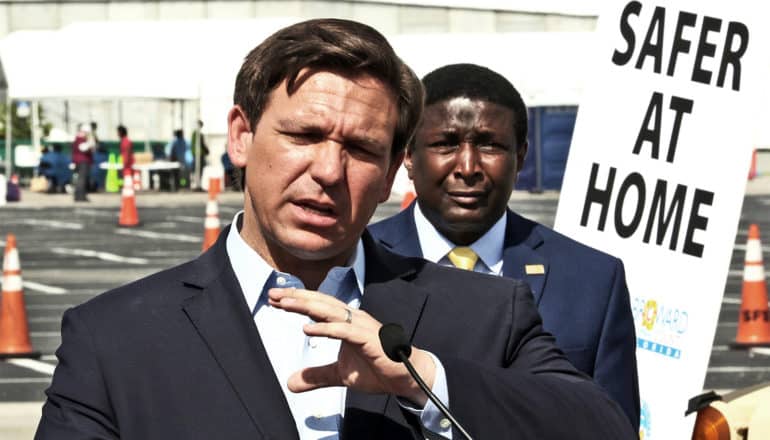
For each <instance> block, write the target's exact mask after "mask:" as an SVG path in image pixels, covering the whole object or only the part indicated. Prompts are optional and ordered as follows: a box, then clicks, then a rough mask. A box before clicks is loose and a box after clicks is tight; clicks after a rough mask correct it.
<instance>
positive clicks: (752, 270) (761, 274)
mask: <svg viewBox="0 0 770 440" xmlns="http://www.w3.org/2000/svg"><path fill="white" fill-rule="evenodd" d="M743 281H762V282H764V281H765V268H764V267H762V265H761V264H747V265H745V266H743Z"/></svg>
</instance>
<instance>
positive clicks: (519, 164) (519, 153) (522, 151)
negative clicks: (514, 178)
mask: <svg viewBox="0 0 770 440" xmlns="http://www.w3.org/2000/svg"><path fill="white" fill-rule="evenodd" d="M528 149H529V142H527V141H524V144H523V145H522V146H520V147H519V148H517V149H516V175H518V174H519V171H521V169H522V168H524V158H525V157H527V150H528Z"/></svg>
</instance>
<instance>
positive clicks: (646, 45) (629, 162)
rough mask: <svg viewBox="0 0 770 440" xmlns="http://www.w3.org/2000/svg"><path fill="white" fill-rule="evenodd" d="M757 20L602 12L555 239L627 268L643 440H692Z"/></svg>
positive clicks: (699, 13)
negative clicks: (570, 240)
mask: <svg viewBox="0 0 770 440" xmlns="http://www.w3.org/2000/svg"><path fill="white" fill-rule="evenodd" d="M608 3H609V2H608ZM756 8H761V6H759V5H758V3H754V2H740V1H739V2H721V1H699V0H690V1H666V2H657V3H656V2H648V1H644V2H639V1H621V2H617V3H615V4H607V5H606V10H605V11H603V12H602V13H601V15H600V18H599V24H598V30H597V32H598V36H599V38H597V41H598V42H599V47H598V48H597V51H596V53H595V57H594V58H593V59H589V60H586V62H589V63H591V65H593V66H595V69H594V73H593V74H592V75H591V77H590V79H589V81H588V84H587V88H586V89H585V94H584V96H583V99H582V100H581V104H580V109H579V111H578V117H577V122H576V128H575V132H574V136H573V139H572V145H571V149H570V154H569V160H568V162H567V169H566V173H565V175H564V182H563V185H562V190H561V195H560V198H559V207H558V211H557V214H556V222H555V225H556V229H558V230H559V231H561V232H563V233H565V234H567V235H569V236H571V237H574V238H576V239H578V240H580V241H582V242H584V243H586V244H589V245H591V246H594V247H596V248H599V249H602V250H604V251H606V252H608V253H611V254H613V255H616V256H618V257H620V258H622V259H623V261H624V263H625V266H626V272H627V276H628V278H627V281H628V286H629V290H630V293H631V308H632V310H633V313H634V321H635V324H636V336H637V359H638V366H639V376H640V377H639V386H640V391H641V399H642V401H641V405H642V413H641V427H640V431H641V432H640V435H641V437H642V438H643V439H644V440H657V439H666V440H668V439H689V438H691V432H692V424H693V422H694V416H693V415H690V416H688V417H686V418H685V416H684V413H685V410H686V409H687V402H688V400H689V399H690V398H691V397H693V396H695V395H697V394H700V393H701V392H702V390H703V383H704V379H705V376H706V367H707V365H708V361H709V356H710V352H711V346H712V342H713V339H714V334H715V331H716V323H717V319H718V316H719V309H720V305H721V300H722V294H723V291H724V288H725V282H726V280H727V273H728V269H729V266H730V257H731V255H732V250H733V244H734V240H735V234H736V229H737V225H738V220H739V215H740V210H741V203H742V201H743V193H744V190H745V186H746V178H747V174H748V171H749V161H750V158H751V148H752V145H751V140H750V139H751V135H752V129H751V124H753V121H752V120H751V119H752V114H751V112H750V110H749V109H750V108H751V107H752V106H751V105H750V103H749V102H748V100H749V99H750V98H751V97H752V95H753V94H755V93H756V92H757V90H756V89H755V88H754V87H757V86H758V84H759V82H758V81H756V78H757V77H758V76H759V75H760V74H761V73H762V72H763V71H766V69H763V64H762V63H763V62H764V60H763V59H764V58H766V57H767V54H768V53H770V47H768V39H767V38H766V37H765V36H760V32H764V31H763V30H762V29H761V27H762V26H765V24H764V23H758V22H756V21H755V20H756V19H757V17H761V16H763V14H762V13H761V11H758V10H755V9H756ZM757 23H758V24H759V25H757Z"/></svg>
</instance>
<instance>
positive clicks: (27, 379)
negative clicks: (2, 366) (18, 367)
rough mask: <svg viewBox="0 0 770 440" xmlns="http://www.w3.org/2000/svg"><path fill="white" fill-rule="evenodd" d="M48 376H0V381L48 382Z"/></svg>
mask: <svg viewBox="0 0 770 440" xmlns="http://www.w3.org/2000/svg"><path fill="white" fill-rule="evenodd" d="M50 382H51V379H50V378H48V377H6V378H0V383H50Z"/></svg>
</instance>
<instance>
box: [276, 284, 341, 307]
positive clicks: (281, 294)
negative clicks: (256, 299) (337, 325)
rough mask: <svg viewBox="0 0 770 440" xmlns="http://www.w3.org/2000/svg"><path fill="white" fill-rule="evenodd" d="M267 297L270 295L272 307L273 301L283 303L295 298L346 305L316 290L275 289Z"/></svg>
mask: <svg viewBox="0 0 770 440" xmlns="http://www.w3.org/2000/svg"><path fill="white" fill-rule="evenodd" d="M267 295H268V300H269V301H271V305H273V304H272V301H275V302H281V301H282V300H283V299H284V298H293V299H305V300H313V301H320V302H322V303H324V304H329V305H337V306H342V307H344V306H345V303H343V302H342V301H340V300H338V299H337V298H335V297H333V296H332V295H328V294H326V293H322V292H317V291H315V290H307V289H297V288H294V287H287V288H280V287H273V288H272V289H269V290H268V292H267Z"/></svg>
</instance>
